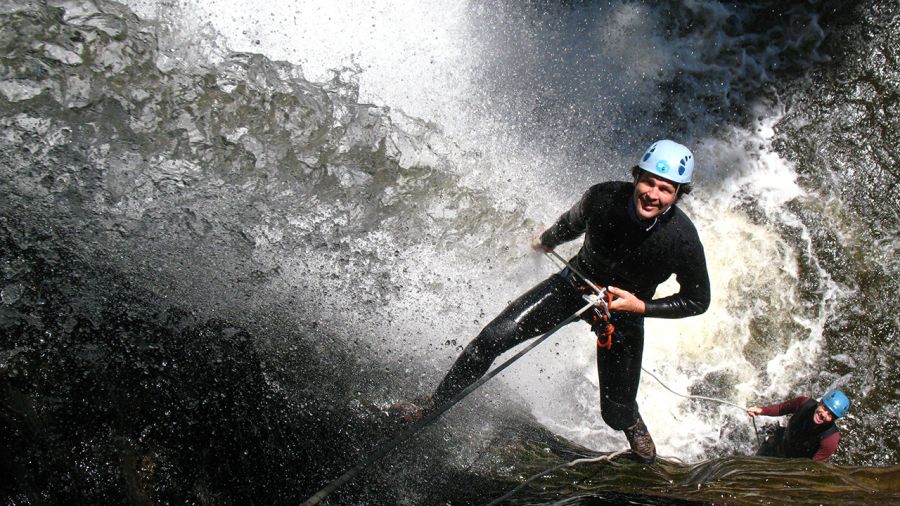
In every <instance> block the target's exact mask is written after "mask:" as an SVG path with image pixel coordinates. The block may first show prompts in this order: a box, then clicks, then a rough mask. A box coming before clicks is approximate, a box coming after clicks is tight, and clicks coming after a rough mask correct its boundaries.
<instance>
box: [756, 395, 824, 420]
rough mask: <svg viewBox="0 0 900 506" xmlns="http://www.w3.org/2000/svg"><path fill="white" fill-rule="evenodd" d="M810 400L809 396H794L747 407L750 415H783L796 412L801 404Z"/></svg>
mask: <svg viewBox="0 0 900 506" xmlns="http://www.w3.org/2000/svg"><path fill="white" fill-rule="evenodd" d="M808 400H810V398H809V397H802V396H801V397H794V398H793V399H790V400H787V401H784V402H779V403H776V404H769V405H768V406H762V407H760V406H753V407H751V408H747V414H748V415H750V416H756V415H762V416H783V415H790V414H792V413H796V412H797V410H798V409H800V406H803V404H805V403H806V401H808Z"/></svg>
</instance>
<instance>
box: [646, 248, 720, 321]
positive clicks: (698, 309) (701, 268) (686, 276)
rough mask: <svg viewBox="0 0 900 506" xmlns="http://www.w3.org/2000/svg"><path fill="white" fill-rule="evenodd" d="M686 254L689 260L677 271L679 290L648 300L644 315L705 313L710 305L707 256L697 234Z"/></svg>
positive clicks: (674, 316)
mask: <svg viewBox="0 0 900 506" xmlns="http://www.w3.org/2000/svg"><path fill="white" fill-rule="evenodd" d="M692 239H693V240H691V241H689V244H690V246H688V247H687V248H686V249H687V251H685V252H684V253H683V257H682V258H685V259H686V261H685V262H683V263H682V265H680V266H679V267H678V270H677V271H675V280H676V281H677V282H678V286H679V287H680V290H679V291H678V293H676V294H674V295H670V296H668V297H663V298H661V299H654V300H650V301H645V303H644V304H645V309H644V316H646V317H650V318H684V317H687V316H695V315H698V314H701V313H704V312H705V311H706V310H707V309H708V308H709V302H710V289H709V273H708V272H707V269H706V255H705V254H704V253H703V245H702V244H701V243H700V239H699V238H698V237H696V234H694V236H693V237H692Z"/></svg>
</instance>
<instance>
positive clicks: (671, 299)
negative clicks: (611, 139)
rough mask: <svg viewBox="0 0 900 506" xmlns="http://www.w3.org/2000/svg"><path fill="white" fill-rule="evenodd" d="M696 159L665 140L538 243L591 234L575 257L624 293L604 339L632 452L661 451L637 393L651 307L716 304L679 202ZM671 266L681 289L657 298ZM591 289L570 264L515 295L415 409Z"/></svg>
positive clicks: (546, 246) (602, 368)
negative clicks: (608, 336)
mask: <svg viewBox="0 0 900 506" xmlns="http://www.w3.org/2000/svg"><path fill="white" fill-rule="evenodd" d="M693 167H694V159H693V155H692V154H691V152H690V150H688V149H687V148H686V147H684V146H682V145H681V144H678V143H676V142H673V141H670V140H661V141H658V142H656V143H654V144H653V145H652V146H650V148H648V149H647V151H646V153H645V154H644V156H643V157H642V159H641V161H640V163H639V164H638V165H637V166H635V167H634V168H633V169H632V177H633V181H632V182H605V183H600V184H597V185H594V186H592V187H591V188H589V189H588V190H587V192H586V193H585V194H584V196H583V197H582V198H581V200H580V201H578V202H577V203H576V204H575V205H574V206H573V207H572V208H571V209H570V210H569V211H567V212H565V213H564V214H563V215H562V216H560V218H559V220H558V221H557V222H556V223H555V224H554V225H553V226H552V227H550V228H549V229H547V230H546V231H545V232H544V233H543V234H541V236H540V238H539V239H537V240H536V241H535V243H534V244H533V246H534V247H535V249H543V250H552V249H553V248H555V247H556V246H558V245H560V244H562V243H564V242H567V241H572V240H574V239H576V238H578V237H579V236H581V235H582V234H584V243H583V245H582V247H581V250H580V251H579V252H578V254H577V255H575V257H574V258H572V259H571V262H570V264H571V265H572V267H573V268H574V270H575V271H577V272H579V273H581V274H583V275H585V276H587V277H588V278H589V279H590V280H591V281H593V282H594V283H596V284H597V285H598V286H606V287H608V291H609V293H611V294H612V295H614V296H615V297H616V298H615V299H614V300H612V301H611V302H610V303H609V310H610V312H611V323H612V324H613V326H614V328H615V332H614V333H613V335H612V345H611V346H609V347H608V348H607V347H600V346H598V348H597V369H598V371H599V377H600V408H601V414H602V416H603V420H604V421H605V422H606V423H607V424H608V425H609V426H610V427H612V428H613V429H615V430H621V431H624V432H625V436H626V437H627V438H628V442H629V444H630V446H631V449H632V452H633V456H635V457H636V458H638V459H639V460H641V461H644V462H647V463H651V462H653V460H654V458H655V457H656V447H655V445H654V443H653V439H652V438H651V437H650V433H649V432H648V430H647V427H646V425H645V424H644V421H643V419H642V418H641V415H640V412H639V411H638V405H637V402H636V400H635V399H636V397H637V390H638V384H639V382H640V373H641V355H642V353H643V348H644V317H657V318H682V317H686V316H693V315H698V314H700V313H703V312H704V311H706V309H707V308H708V307H709V300H710V294H709V276H708V274H707V270H706V258H705V256H704V253H703V245H702V244H701V243H700V239H699V237H698V235H697V231H696V229H695V228H694V225H693V223H691V220H690V219H689V218H688V217H687V215H685V214H684V212H682V211H681V209H679V208H678V207H677V206H676V205H675V203H676V202H677V200H678V199H679V198H680V197H681V196H682V195H684V194H687V193H688V192H689V191H690V183H691V175H692V172H693ZM672 274H674V275H675V276H676V280H677V281H678V284H679V285H680V291H679V292H678V293H676V294H674V295H671V296H668V297H663V298H660V299H652V297H653V294H654V292H655V291H656V287H657V285H659V284H660V283H662V282H663V281H665V280H666V279H668V278H669V276H670V275H672ZM588 290H589V289H588V287H587V284H586V283H585V281H584V280H583V279H580V277H579V275H578V274H576V273H575V272H572V271H571V270H569V269H568V268H566V269H563V270H562V271H561V272H559V273H557V274H554V275H552V276H550V278H548V279H547V280H545V281H543V282H541V283H539V284H538V285H537V286H535V287H534V288H532V289H531V290H529V291H528V292H526V293H525V294H524V295H522V296H521V297H519V298H518V299H516V300H515V301H513V302H512V303H511V304H510V305H509V306H507V307H506V309H504V310H503V312H501V313H500V315H499V316H497V317H496V318H495V319H494V320H493V321H491V322H490V323H489V324H488V325H487V326H486V327H485V328H484V329H483V330H482V331H481V333H479V334H478V336H477V337H476V338H475V339H474V340H473V341H472V342H471V343H469V345H468V346H467V347H466V349H465V350H464V351H463V352H462V354H461V355H460V357H459V358H458V359H457V360H456V363H454V364H453V367H452V368H451V369H450V371H449V372H448V373H447V375H446V377H444V379H443V381H442V382H441V384H440V385H439V386H438V388H437V390H436V391H435V392H434V395H433V396H432V397H431V398H430V399H428V400H427V401H425V402H424V403H423V404H425V405H424V406H422V408H423V409H420V410H418V412H417V414H416V415H414V416H421V414H422V413H424V412H426V411H427V410H428V409H429V407H432V406H436V405H440V404H441V403H443V402H446V401H447V400H449V399H451V398H452V397H453V396H454V395H456V394H457V393H459V392H460V391H462V390H463V389H465V388H466V387H467V386H468V385H471V384H472V383H474V382H475V381H477V380H478V378H479V377H481V376H482V375H484V374H485V373H486V372H487V371H488V369H489V368H490V365H491V363H492V362H493V361H494V359H496V358H497V357H498V356H500V355H501V354H502V353H503V352H504V351H506V350H508V349H510V348H512V347H513V346H515V345H517V344H519V343H521V342H523V341H525V340H528V339H531V338H533V337H536V336H539V335H541V334H543V333H545V332H547V331H549V330H550V329H552V328H553V327H555V326H556V325H557V324H559V323H561V322H563V321H564V320H565V319H566V318H568V317H570V316H571V315H572V314H573V313H575V312H576V311H578V310H579V309H580V308H581V307H582V306H584V304H585V301H584V299H583V298H582V295H583V294H585V293H587V292H588ZM591 315H592V313H591V312H587V313H585V316H584V318H585V320H586V321H588V322H589V323H592V324H593V326H592V328H593V330H594V331H595V332H597V333H598V337H599V336H600V335H601V333H602V331H603V330H604V325H602V324H601V325H598V324H597V322H595V321H592V318H591ZM600 343H601V341H600V340H599V339H598V344H600ZM420 403H422V402H421V401H420Z"/></svg>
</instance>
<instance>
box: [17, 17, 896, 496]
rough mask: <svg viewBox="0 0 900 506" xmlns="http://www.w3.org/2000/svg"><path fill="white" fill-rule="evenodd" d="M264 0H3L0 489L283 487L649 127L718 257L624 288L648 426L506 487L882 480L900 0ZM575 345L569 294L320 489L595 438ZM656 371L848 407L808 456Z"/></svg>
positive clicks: (443, 348)
mask: <svg viewBox="0 0 900 506" xmlns="http://www.w3.org/2000/svg"><path fill="white" fill-rule="evenodd" d="M272 4H273V5H268V4H266V3H263V2H251V1H247V0H207V1H201V0H165V1H163V0H159V1H155V0H129V1H127V2H125V4H121V3H116V2H112V1H107V0H45V1H37V0H2V1H0V175H2V177H0V275H2V278H0V329H2V332H0V381H2V390H0V397H2V400H3V402H2V404H0V405H2V410H0V451H2V453H0V474H2V476H3V479H0V494H2V498H3V502H4V503H5V504H9V505H19V504H123V503H124V504H142V505H143V504H248V503H249V504H295V503H298V502H301V501H303V500H304V499H305V498H307V497H309V496H310V495H312V494H313V493H315V492H316V491H318V490H320V489H321V488H322V487H324V486H325V485H326V484H327V483H329V482H330V481H331V480H332V479H334V478H336V477H337V476H339V475H340V474H341V473H342V472H343V471H345V470H346V469H347V468H349V467H351V466H353V465H354V464H355V463H357V462H359V461H360V460H362V459H365V458H366V456H367V455H368V454H370V452H372V451H373V449H374V448H376V446H377V444H378V443H379V442H381V441H383V440H385V439H387V438H389V437H391V436H392V435H393V434H395V433H396V431H397V427H396V425H395V424H393V423H392V422H391V421H390V420H389V419H388V418H387V416H386V414H385V409H386V408H387V407H388V406H390V405H391V404H393V403H394V402H397V401H398V400H401V399H409V398H413V397H415V396H417V395H421V394H423V393H427V392H430V391H431V390H432V389H433V388H434V387H435V386H436V384H437V382H438V381H439V380H440V379H441V377H442V375H443V373H444V372H445V371H446V369H447V368H448V367H449V366H450V364H451V363H452V361H453V360H454V359H455V358H456V356H457V354H458V353H459V352H460V351H461V350H462V347H464V346H465V345H466V343H468V341H469V340H470V339H471V338H472V337H474V336H475V335H476V334H477V332H478V331H479V329H480V328H481V327H482V326H483V325H484V324H486V323H487V322H488V321H489V320H490V319H491V318H493V316H494V315H496V313H497V312H499V311H500V309H502V308H503V307H504V306H505V305H506V303H507V302H508V301H509V300H511V299H512V298H514V297H516V296H517V295H518V294H520V293H521V292H523V291H524V290H525V289H527V288H529V287H530V286H532V285H533V284H534V283H536V282H537V281H539V280H541V279H543V278H545V277H546V276H548V275H550V274H551V273H552V272H554V270H555V269H556V268H557V267H556V266H555V265H554V264H553V263H552V262H550V261H549V260H548V259H546V258H542V257H539V256H537V255H536V254H535V253H533V252H532V251H531V250H530V248H529V244H530V241H531V238H532V236H533V235H534V234H535V233H536V232H538V231H540V230H541V229H542V228H543V227H546V226H548V225H550V224H551V223H553V221H554V220H555V219H556V217H557V216H558V215H559V214H560V213H562V212H563V211H565V210H566V209H568V208H569V207H570V206H571V205H572V203H573V202H574V201H575V200H576V199H577V198H578V197H579V196H580V195H581V194H582V193H583V192H584V190H585V189H587V188H588V187H589V186H590V185H592V184H594V183H596V182H599V181H603V180H610V179H616V180H624V179H627V178H628V175H629V171H630V167H631V166H632V165H634V164H635V162H636V160H637V157H638V156H640V154H642V153H643V150H644V148H646V146H647V145H649V143H651V142H652V141H653V140H655V139H658V138H673V139H675V140H678V141H680V142H683V143H684V144H686V145H688V146H689V147H691V148H692V150H693V151H694V154H695V157H696V160H697V173H696V181H695V185H694V186H695V189H694V192H693V193H692V194H691V195H689V196H688V197H687V198H685V199H684V201H683V203H682V204H680V205H681V206H682V208H683V209H684V210H685V211H686V212H687V213H688V214H689V215H690V216H691V218H692V220H693V221H694V223H695V224H696V226H697V229H698V231H699V233H700V236H701V239H702V241H703V243H704V246H705V248H706V255H707V261H708V263H709V268H710V276H711V281H712V290H713V299H712V305H711V308H710V310H709V311H708V312H707V313H705V314H703V315H701V316H698V317H693V318H687V319H683V320H675V321H663V320H648V321H647V340H646V346H645V352H644V361H643V363H644V367H645V368H646V369H647V370H648V371H650V372H652V373H653V374H654V375H655V376H657V377H658V378H659V379H660V380H661V381H662V383H660V382H657V380H655V379H654V378H653V377H651V376H650V375H644V377H643V378H642V382H641V388H640V392H639V395H638V402H639V403H640V404H641V406H642V413H643V415H644V418H645V420H646V422H647V425H648V426H649V428H650V430H651V431H652V433H653V435H654V438H655V440H656V443H657V446H658V449H659V453H660V455H661V456H662V458H661V459H660V461H659V462H658V463H657V464H655V465H653V466H643V465H637V464H632V463H624V462H612V463H609V462H605V463H603V462H601V463H595V464H580V465H577V466H573V467H563V468H560V469H558V470H556V471H553V472H551V473H549V474H547V475H545V476H543V477H541V478H538V479H535V480H533V481H530V482H528V483H527V484H526V485H525V486H523V487H522V488H521V489H518V490H516V492H515V494H513V495H512V496H509V497H508V498H506V499H504V500H505V501H507V502H508V503H512V504H606V503H621V502H626V501H633V502H635V503H638V504H681V503H721V504H780V503H784V502H787V501H791V502H794V503H801V504H806V503H808V504H820V503H825V504H828V503H832V504H834V503H843V504H853V503H857V504H871V503H890V502H897V501H898V500H900V464H898V458H900V423H898V419H900V416H898V400H900V382H898V378H900V375H898V357H900V349H898V346H897V339H898V335H900V321H898V316H897V315H898V314H900V304H898V300H900V298H898V297H897V294H898V290H900V263H898V258H900V255H898V244H900V240H898V224H900V201H898V198H897V195H898V193H900V188H898V177H900V175H898V170H897V167H898V166H900V156H898V149H897V146H898V145H900V119H898V118H900V62H898V57H900V55H898V46H897V44H896V41H897V39H898V36H900V7H898V4H897V2H895V1H893V0H885V1H876V0H872V1H867V2H838V1H828V0H812V1H808V2H802V3H800V2H779V1H774V0H773V1H760V2H753V3H749V2H748V3H746V4H743V3H738V4H734V3H728V2H715V1H704V0H695V1H690V2H677V1H671V2H640V1H637V2H635V1H594V2H590V1H585V2H570V1H559V2H554V1H530V2H515V1H499V2H483V1H474V0H458V1H452V2H447V1H432V0H422V1H417V2H407V1H399V0H398V1H394V2H380V1H375V0H355V1H346V2H326V1H313V0H309V1H296V2H294V1H291V2H272ZM576 247H577V245H575V244H570V245H566V246H563V247H561V248H560V251H562V252H563V253H566V254H571V253H574V251H575V248H576ZM675 289H677V286H676V285H675V283H674V282H673V281H670V282H667V283H666V284H664V285H663V286H661V287H660V290H659V292H658V293H659V294H662V293H668V292H671V291H673V290H675ZM593 343H594V338H593V337H592V334H591V333H590V332H589V330H588V329H587V327H586V326H584V325H581V324H579V325H572V326H569V327H567V328H566V329H565V330H563V331H562V332H559V333H558V334H557V335H554V336H553V337H552V338H551V339H548V341H547V342H545V343H543V344H542V345H541V346H540V347H538V348H536V349H535V350H533V351H532V352H531V353H529V354H528V355H526V356H525V357H523V358H522V359H520V360H519V361H517V362H516V363H515V364H514V365H513V366H512V367H510V368H509V369H508V370H507V371H505V372H504V373H503V374H502V375H500V376H499V377H497V378H495V379H494V380H492V381H491V382H489V383H488V384H486V385H485V386H484V387H482V388H480V389H479V390H477V391H476V392H474V393H473V394H472V395H471V396H470V397H469V398H467V399H465V400H464V401H463V402H462V403H460V404H459V405H457V406H456V407H455V408H454V409H453V410H451V411H450V412H448V413H447V414H446V415H445V416H443V417H442V418H440V419H439V420H438V422H437V423H435V424H434V425H433V426H431V427H429V428H428V429H426V430H425V431H423V433H422V434H420V435H419V436H418V437H417V438H415V439H413V440H411V441H409V442H407V443H406V444H404V445H402V446H401V447H400V448H398V449H397V450H396V451H394V452H392V453H391V454H389V455H388V456H386V457H385V458H384V459H382V460H380V461H379V462H377V463H376V464H373V465H372V466H370V468H368V469H366V470H365V471H363V472H362V473H360V475H359V476H358V477H357V478H356V479H354V480H353V481H351V482H350V483H348V484H347V485H345V486H344V487H342V488H341V489H340V490H337V491H336V492H334V493H333V494H332V495H331V496H329V497H328V498H327V499H326V502H327V503H329V504H486V503H489V502H490V501H492V500H494V499H496V498H498V497H501V496H504V494H507V493H509V492H510V491H512V490H514V489H516V487H518V486H519V485H520V484H521V483H523V482H524V481H525V480H526V479H528V478H529V477H532V476H534V475H536V474H538V473H540V472H542V471H544V470H547V469H550V468H553V467H555V466H559V465H560V464H562V463H565V462H568V461H571V460H573V459H575V458H579V457H583V456H590V455H596V454H605V453H609V452H615V451H617V450H620V449H622V448H623V447H625V445H626V444H627V443H626V442H625V440H624V438H623V437H622V435H621V433H618V432H616V431H612V430H610V429H609V428H608V427H606V426H605V424H604V423H603V421H602V420H601V418H600V415H599V406H598V402H597V401H598V399H597V395H598V394H597V377H596V369H595V365H594V344H593ZM663 383H664V384H663ZM667 387H668V388H667ZM669 388H671V389H672V390H674V391H676V392H681V393H683V394H684V395H695V396H697V395H699V396H705V397H713V398H716V399H722V400H726V401H728V402H729V403H732V404H737V405H740V406H750V405H760V404H767V403H771V402H776V401H781V400H784V399H786V398H788V397H793V396H796V395H809V396H814V397H817V396H820V395H821V394H822V393H824V392H825V391H826V390H828V389H830V388H840V389H842V390H843V391H845V392H847V393H848V394H849V395H850V397H851V398H852V399H853V407H852V410H851V414H850V416H849V417H847V418H846V419H843V420H841V422H840V426H841V428H842V440H841V444H840V447H839V449H838V451H837V453H836V455H835V456H834V457H833V459H832V460H831V461H830V462H829V463H827V464H817V463H812V462H811V461H773V460H768V459H760V458H755V457H752V455H753V453H754V451H755V449H756V446H757V436H756V433H755V430H754V426H753V425H752V423H751V422H750V421H749V419H748V417H747V416H746V414H745V413H744V412H743V411H742V410H740V409H737V408H735V407H733V406H730V405H727V404H720V403H715V402H708V401H702V400H696V399H695V400H688V399H685V398H683V397H679V396H677V395H675V394H673V393H672V392H670V391H669Z"/></svg>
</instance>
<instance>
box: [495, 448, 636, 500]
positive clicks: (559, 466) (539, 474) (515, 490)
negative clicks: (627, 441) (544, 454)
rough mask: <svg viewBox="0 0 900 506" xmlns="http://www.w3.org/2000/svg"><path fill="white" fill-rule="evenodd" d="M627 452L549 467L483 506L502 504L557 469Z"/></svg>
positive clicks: (621, 451) (601, 460) (576, 460)
mask: <svg viewBox="0 0 900 506" xmlns="http://www.w3.org/2000/svg"><path fill="white" fill-rule="evenodd" d="M627 452H628V449H627V448H625V449H622V450H619V451H617V452H613V453H610V454H609V455H603V456H600V457H593V458H586V459H575V460H573V461H571V462H565V463H563V464H559V465H557V466H553V467H551V468H549V469H545V470H543V471H541V472H539V473H538V474H536V475H534V476H532V477H530V478H528V479H527V480H525V481H523V482H522V483H520V484H519V486H518V487H516V488H514V489H512V490H510V491H509V492H507V493H505V494H503V495H502V496H501V497H498V498H496V499H494V500H493V501H491V502H489V503H487V504H486V505H485V506H494V505H496V504H500V503H501V502H503V501H505V500H507V499H509V498H510V497H512V496H514V495H515V494H516V492H518V491H519V490H522V488H523V487H524V486H525V485H528V484H529V483H531V482H532V481H534V480H536V479H538V478H540V477H541V476H546V475H548V474H550V473H552V472H554V471H557V470H559V469H562V468H564V467H573V466H576V465H578V464H587V463H591V462H605V461H610V460H612V459H614V458H616V457H618V456H619V455H622V454H623V453H627Z"/></svg>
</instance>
